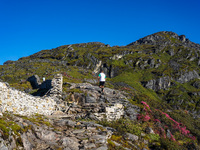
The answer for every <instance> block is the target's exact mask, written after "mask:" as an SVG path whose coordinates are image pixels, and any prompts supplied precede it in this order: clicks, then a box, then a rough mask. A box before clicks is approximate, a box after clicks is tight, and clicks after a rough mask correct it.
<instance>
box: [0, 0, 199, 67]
mask: <svg viewBox="0 0 200 150" xmlns="http://www.w3.org/2000/svg"><path fill="white" fill-rule="evenodd" d="M159 31H173V32H175V33H177V34H179V35H181V34H184V35H186V38H189V40H191V41H193V42H195V43H200V38H199V36H200V0H0V65H2V64H3V62H5V61H7V60H17V59H19V58H20V57H24V56H29V55H31V54H33V53H36V52H38V51H40V50H44V49H52V48H56V47H58V46H62V45H67V44H75V43H85V42H95V41H98V42H103V43H105V44H110V45H111V46H114V45H119V46H122V45H127V44H129V43H131V42H134V41H136V40H138V39H139V38H142V37H144V36H147V35H150V34H153V33H155V32H159Z"/></svg>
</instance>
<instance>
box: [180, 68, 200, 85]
mask: <svg viewBox="0 0 200 150" xmlns="http://www.w3.org/2000/svg"><path fill="white" fill-rule="evenodd" d="M193 79H199V74H198V73H197V72H196V71H195V70H193V71H189V72H186V73H184V74H181V76H180V77H179V78H177V79H176V81H177V82H179V83H186V82H189V81H190V80H193Z"/></svg>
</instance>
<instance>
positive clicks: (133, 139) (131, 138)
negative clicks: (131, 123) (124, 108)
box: [124, 133, 139, 141]
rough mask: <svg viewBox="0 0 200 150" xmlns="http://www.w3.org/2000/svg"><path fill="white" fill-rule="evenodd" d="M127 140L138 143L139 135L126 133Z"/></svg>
mask: <svg viewBox="0 0 200 150" xmlns="http://www.w3.org/2000/svg"><path fill="white" fill-rule="evenodd" d="M124 136H125V138H126V139H128V140H131V141H137V140H138V139H139V137H138V136H137V135H134V134H131V133H126V134H125V135H124Z"/></svg>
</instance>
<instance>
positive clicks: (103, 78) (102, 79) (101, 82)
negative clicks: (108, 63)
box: [98, 70, 106, 92]
mask: <svg viewBox="0 0 200 150" xmlns="http://www.w3.org/2000/svg"><path fill="white" fill-rule="evenodd" d="M98 79H99V87H100V88H101V92H104V84H105V81H106V75H105V73H104V72H103V70H101V73H100V74H99V76H98Z"/></svg>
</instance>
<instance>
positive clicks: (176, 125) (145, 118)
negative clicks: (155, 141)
mask: <svg viewBox="0 0 200 150" xmlns="http://www.w3.org/2000/svg"><path fill="white" fill-rule="evenodd" d="M141 103H142V104H143V105H144V111H145V112H144V113H145V114H139V115H138V116H137V118H138V120H142V121H149V120H150V119H152V120H153V121H154V122H157V123H159V125H158V126H159V128H160V129H159V130H156V133H158V134H159V135H160V136H163V137H164V138H166V134H165V130H164V129H163V128H162V126H164V128H165V129H168V128H169V127H168V126H167V125H162V124H164V122H162V123H161V121H160V120H159V119H158V118H154V117H153V116H155V115H153V114H154V113H153V112H152V111H151V109H150V106H149V105H148V104H147V103H146V102H144V101H142V102H141ZM155 111H157V112H160V114H161V115H162V114H163V115H165V116H166V118H168V119H169V120H171V121H172V122H173V123H174V124H173V129H177V130H179V131H180V133H181V134H182V135H184V136H187V137H189V138H190V139H192V140H195V139H196V138H195V137H194V136H192V135H190V131H189V130H187V129H186V127H185V126H183V125H182V124H181V123H178V122H177V121H175V120H174V119H172V118H171V117H170V116H169V115H168V114H167V113H164V112H162V111H160V110H158V109H155ZM153 118H154V119H153ZM170 135H171V139H172V140H173V141H176V139H175V138H174V136H173V135H172V134H171V133H170Z"/></svg>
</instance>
